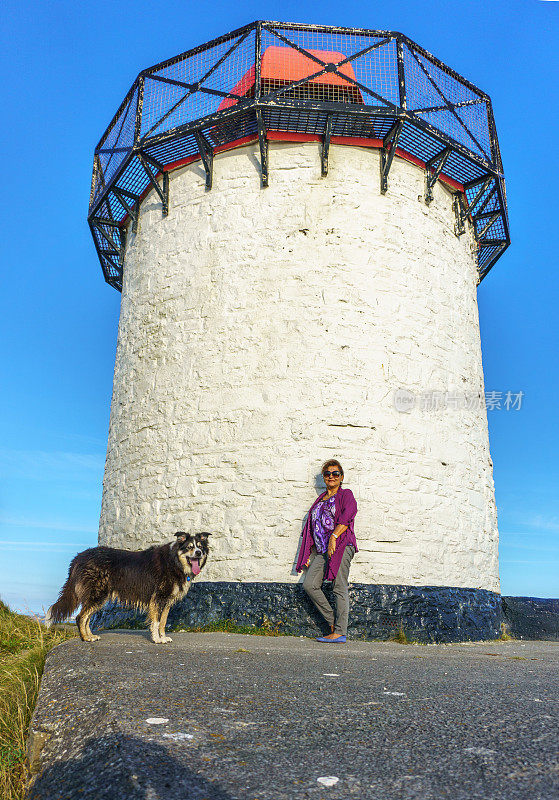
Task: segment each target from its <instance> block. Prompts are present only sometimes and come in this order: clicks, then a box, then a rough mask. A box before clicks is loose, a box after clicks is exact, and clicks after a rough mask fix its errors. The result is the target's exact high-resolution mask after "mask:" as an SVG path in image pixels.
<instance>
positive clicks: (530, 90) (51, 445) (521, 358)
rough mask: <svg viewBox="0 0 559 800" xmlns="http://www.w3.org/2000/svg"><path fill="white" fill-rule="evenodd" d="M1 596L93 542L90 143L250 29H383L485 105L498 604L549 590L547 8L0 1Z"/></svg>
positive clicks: (96, 365) (112, 319)
mask: <svg viewBox="0 0 559 800" xmlns="http://www.w3.org/2000/svg"><path fill="white" fill-rule="evenodd" d="M1 14H2V19H1V23H0V37H1V41H0V44H1V48H0V52H1V56H0V57H1V59H2V81H1V82H0V83H1V88H0V94H1V98H0V99H1V107H2V110H3V112H4V113H3V117H4V124H3V125H2V127H1V129H0V138H1V146H2V153H3V164H4V180H3V185H2V192H1V194H0V203H1V205H2V208H1V213H0V229H1V235H2V250H1V257H2V269H1V275H2V280H3V285H4V288H3V291H2V293H1V296H0V303H1V317H0V318H1V320H2V324H3V328H4V330H3V335H2V338H1V344H0V346H1V348H2V353H1V358H2V360H1V363H2V366H3V383H2V386H3V391H2V392H1V394H0V409H1V414H0V425H1V431H2V437H1V440H0V472H1V480H0V595H1V596H2V597H3V598H4V599H5V600H7V601H8V602H10V603H11V604H12V605H14V606H15V607H18V608H23V609H25V608H28V609H32V610H38V609H40V608H41V606H47V605H49V604H50V603H51V602H52V601H53V599H54V597H55V595H56V592H57V591H58V589H59V587H60V585H61V584H62V582H63V580H64V578H65V575H66V570H67V566H68V563H69V560H70V559H71V557H72V556H73V555H74V553H75V552H77V551H78V550H80V549H83V548H84V547H87V546H91V545H93V544H95V543H96V534H97V525H98V517H99V509H100V499H101V482H102V475H103V464H104V458H105V447H106V437H107V430H108V421H109V405H110V397H111V388H112V373H113V365H114V355H115V346H116V330H117V323H118V313H119V302H120V295H119V294H118V293H117V292H116V291H115V290H114V289H111V288H109V287H108V286H107V285H106V284H105V283H104V281H103V278H102V275H101V270H100V267H99V264H98V262H97V258H96V255H95V252H94V248H93V243H92V241H91V238H90V234H89V230H88V228H87V225H86V214H87V203H88V198H89V185H90V176H91V164H92V157H93V149H94V147H95V144H96V142H97V141H98V139H99V137H100V135H101V133H102V132H103V130H104V129H105V127H106V125H107V123H108V122H109V120H110V118H111V116H112V114H113V113H114V112H115V111H116V109H117V107H118V105H119V104H120V102H121V100H122V98H123V97H124V94H125V93H126V91H127V89H128V88H129V86H130V84H131V83H132V81H133V80H134V78H135V76H136V74H137V73H138V72H139V70H140V69H142V68H144V67H147V66H149V65H151V64H153V63H156V62H158V61H161V60H162V59H164V58H167V57H169V56H172V55H175V54H177V53H179V52H182V51H184V50H186V49H188V48H190V47H193V46H195V45H197V44H199V43H201V42H204V41H206V40H208V39H210V38H212V37H214V36H217V35H219V34H221V33H223V32H225V31H228V30H231V29H233V28H236V27H238V26H240V25H243V24H245V23H247V22H250V21H251V20H254V19H275V20H283V21H290V22H314V23H322V24H334V25H347V26H355V27H364V28H379V29H388V30H400V31H402V32H404V33H405V34H407V35H408V36H409V37H411V38H412V39H414V40H415V41H417V42H418V43H419V44H421V45H423V46H424V47H425V48H426V49H427V50H430V51H431V52H433V53H434V54H435V55H437V56H438V57H439V58H441V59H442V60H443V61H446V62H447V63H448V64H450V65H451V66H452V67H453V68H454V69H456V70H457V71H458V72H459V73H461V74H462V75H464V76H465V77H467V78H468V79H470V80H471V81H472V82H473V83H475V84H476V85H478V86H479V87H481V88H482V89H484V90H485V91H486V92H488V93H489V95H490V96H491V97H492V99H493V104H494V111H495V117H496V122H497V128H498V133H499V141H500V145H501V150H502V156H503V162H504V167H505V174H506V178H507V193H508V202H509V214H510V226H511V235H512V240H513V244H512V246H511V247H510V248H509V250H508V251H507V253H506V254H505V255H504V256H503V257H502V258H501V260H500V261H499V263H498V264H497V265H496V267H495V268H494V269H493V270H492V272H491V273H490V274H489V275H488V277H487V278H486V279H485V280H484V281H483V283H482V284H481V286H480V288H479V293H478V300H479V309H480V321H481V336H482V347H483V355H484V373H485V384H486V391H492V390H493V391H502V392H506V391H507V390H510V391H513V392H518V391H522V392H524V393H525V394H524V398H523V401H522V406H521V408H520V410H509V411H505V410H502V409H501V410H494V411H490V412H489V433H490V442H491V455H492V458H493V462H494V477H495V486H496V499H497V507H498V512H499V530H500V565H501V566H500V568H501V583H502V592H503V594H512V595H528V596H538V597H559V578H558V577H557V576H558V574H559V502H558V500H559V466H558V463H557V452H558V451H559V433H558V426H557V422H556V419H557V416H556V415H557V399H558V394H559V380H558V371H557V362H556V354H557V352H558V349H559V341H558V340H559V335H558V333H559V322H558V314H557V307H558V301H559V290H558V280H557V242H556V231H557V200H556V197H557V184H558V178H559V168H558V167H557V153H556V149H557V130H558V122H559V120H558V113H557V99H556V94H557V76H558V66H559V56H558V50H557V42H558V41H559V39H558V36H559V2H545V1H543V0H526V1H525V2H524V1H523V2H520V1H519V0H508V1H507V2H494V1H493V0H484V1H483V2H479V1H478V0H463V2H454V3H452V2H449V1H448V0H444V1H442V0H430V1H429V2H404V0H393V2H391V3H368V4H364V3H362V2H353V1H352V0H346V2H345V3H343V4H341V3H339V2H335V3H334V2H331V1H330V0H323V1H322V2H320V3H318V2H305V0H299V1H298V2H296V3H295V2H291V1H290V0H284V2H281V3H279V2H268V3H266V2H250V1H248V2H244V3H242V4H234V3H231V2H221V0H214V2H213V3H212V4H211V5H204V4H201V3H191V2H181V3H179V2H172V1H171V0H167V1H166V2H157V1H156V0H149V2H146V0H119V2H114V0H111V2H107V1H106V0H96V1H95V2H93V3H77V2H75V0H72V1H70V0H59V1H57V0H51V1H50V2H41V3H39V2H36V3H32V2H25V0H18V1H17V2H14V0H4V3H3V6H2V11H1Z"/></svg>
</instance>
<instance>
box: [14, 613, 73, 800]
mask: <svg viewBox="0 0 559 800" xmlns="http://www.w3.org/2000/svg"><path fill="white" fill-rule="evenodd" d="M74 636H75V633H74V632H73V631H72V632H70V631H68V630H65V629H54V630H47V629H46V628H45V627H44V625H41V624H40V622H39V620H38V619H37V618H34V617H27V616H23V615H22V614H16V613H14V612H13V611H11V610H10V609H9V608H8V606H7V605H5V604H4V603H3V602H2V601H1V600H0V798H2V800H23V798H24V796H25V788H26V783H27V777H28V770H27V766H26V753H25V743H26V738H27V731H28V728H29V722H30V720H31V715H32V713H33V709H34V708H35V703H36V701H37V694H38V692H39V683H40V680H41V675H42V674H43V667H44V664H45V658H46V655H47V653H48V651H49V650H51V649H52V648H53V647H55V646H56V645H57V644H60V643H61V642H63V641H65V640H66V639H72V638H74Z"/></svg>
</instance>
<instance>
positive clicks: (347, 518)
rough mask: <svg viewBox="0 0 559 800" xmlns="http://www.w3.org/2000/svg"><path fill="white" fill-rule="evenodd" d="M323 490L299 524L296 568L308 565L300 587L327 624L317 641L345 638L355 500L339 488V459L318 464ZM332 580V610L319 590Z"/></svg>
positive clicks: (355, 551)
mask: <svg viewBox="0 0 559 800" xmlns="http://www.w3.org/2000/svg"><path fill="white" fill-rule="evenodd" d="M322 477H323V478H324V483H325V485H326V491H325V492H323V493H322V494H321V495H320V496H319V497H317V498H316V500H315V501H314V503H313V504H312V506H311V508H310V510H309V513H308V515H307V521H306V523H305V526H304V528H303V534H302V535H303V541H302V543H301V549H300V551H299V559H298V561H297V572H301V570H302V569H303V567H308V569H307V574H306V575H305V580H304V581H303V589H304V590H305V592H306V593H307V594H308V596H309V597H310V599H311V600H312V602H313V603H314V605H315V607H316V609H317V610H318V611H319V613H320V614H322V616H323V617H324V619H325V620H326V622H327V623H328V624H329V626H330V633H329V634H328V636H319V637H318V638H317V640H316V641H317V642H325V643H333V642H336V643H337V642H345V641H346V636H347V618H348V614H349V591H348V585H347V578H348V574H349V565H350V564H351V559H352V558H353V556H354V555H355V553H357V541H356V539H355V533H354V531H353V520H354V518H355V515H356V514H357V503H356V502H355V497H354V496H353V492H352V491H351V489H343V488H342V483H343V480H344V471H343V469H342V465H341V464H340V462H339V461H336V460H335V459H330V460H329V461H326V462H325V463H324V464H323V466H322ZM324 580H327V581H332V580H333V581H334V596H335V598H336V614H335V616H334V611H333V610H332V606H331V605H330V603H329V602H328V600H327V599H326V597H325V595H324V592H323V591H322V581H324Z"/></svg>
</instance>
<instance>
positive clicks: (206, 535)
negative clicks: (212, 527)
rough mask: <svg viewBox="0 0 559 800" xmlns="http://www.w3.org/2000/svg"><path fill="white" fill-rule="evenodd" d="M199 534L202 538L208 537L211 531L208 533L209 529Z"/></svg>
mask: <svg viewBox="0 0 559 800" xmlns="http://www.w3.org/2000/svg"><path fill="white" fill-rule="evenodd" d="M198 536H199V537H200V539H207V538H208V536H211V533H208V532H207V531H202V533H199V534H198Z"/></svg>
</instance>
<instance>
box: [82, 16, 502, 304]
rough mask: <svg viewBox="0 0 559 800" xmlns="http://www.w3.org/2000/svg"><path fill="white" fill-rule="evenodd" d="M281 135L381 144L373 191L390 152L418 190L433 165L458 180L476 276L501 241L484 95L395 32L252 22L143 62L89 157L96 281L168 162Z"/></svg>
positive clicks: (431, 178)
mask: <svg viewBox="0 0 559 800" xmlns="http://www.w3.org/2000/svg"><path fill="white" fill-rule="evenodd" d="M289 133H294V134H297V135H298V138H301V137H309V139H312V140H318V141H321V142H322V172H323V174H326V172H327V170H328V148H329V145H330V142H333V143H335V142H336V141H337V140H338V141H340V140H342V139H343V140H344V141H346V142H347V141H348V140H351V142H353V143H355V144H362V145H364V146H369V147H379V148H380V149H381V181H380V190H381V191H383V192H384V191H386V190H387V187H388V174H389V171H390V166H391V164H392V160H393V157H394V156H395V155H399V156H403V157H408V158H410V157H411V158H412V160H414V162H415V163H419V164H420V165H423V166H424V168H425V175H426V191H425V200H426V202H427V203H429V202H430V199H431V197H432V194H431V190H432V187H433V185H434V183H435V182H436V181H437V180H438V178H439V177H440V176H443V178H444V179H445V180H446V182H447V185H451V186H452V187H453V189H454V191H455V192H456V198H455V211H456V233H457V235H461V233H463V232H464V230H465V228H464V223H465V221H466V219H469V220H470V221H471V223H472V225H473V228H474V233H475V236H476V239H477V242H478V271H479V280H480V281H481V280H482V279H483V277H485V275H486V274H487V273H488V272H489V270H490V269H491V267H492V266H493V264H494V263H495V262H496V260H497V259H498V258H499V256H500V255H501V254H502V253H503V251H504V250H505V249H506V247H508V245H509V243H510V237H509V231H508V218H507V209H506V192H505V182H504V175H503V171H502V164H501V157H500V152H499V145H498V141H497V134H496V130H495V123H494V120H493V112H492V108H491V101H490V99H489V97H488V96H487V95H486V94H485V93H484V92H482V91H481V90H480V89H478V88H476V87H475V86H473V85H472V84H471V83H470V82H469V81H467V80H466V79H464V78H462V77H461V76H460V75H458V74H457V73H456V72H454V70H452V69H451V68H450V67H448V66H446V65H445V64H443V63H442V62H441V61H439V60H438V59H437V58H435V57H434V56H433V55H431V54H430V53H428V52H427V51H426V50H424V49H423V48H421V47H420V46H419V45H417V44H416V43H415V42H412V41H411V40H410V39H408V38H407V37H406V36H404V35H402V34H400V33H394V32H387V31H367V30H359V29H354V28H337V27H326V26H318V25H295V24H286V23H275V22H254V23H252V24H250V25H247V26H245V27H244V28H240V29H239V30H236V31H232V32H231V33H227V34H225V35H224V36H221V37H219V38H218V39H214V40H213V41H211V42H208V43H206V44H203V45H201V46H199V47H196V48H194V49H192V50H189V51H187V52H185V53H182V54H180V55H178V56H176V57H175V58H172V59H169V60H167V61H164V62H162V63H160V64H156V65H155V66H153V67H151V68H149V69H146V70H144V71H143V72H141V73H140V74H139V75H138V77H137V79H136V80H135V81H134V84H133V85H132V87H131V88H130V91H129V92H128V94H127V95H126V97H125V98H124V100H123V102H122V104H121V106H120V108H119V109H118V111H117V113H116V114H115V116H114V118H113V120H112V121H111V123H110V125H109V127H108V128H107V130H106V131H105V133H104V135H103V137H102V139H101V141H100V142H99V144H98V146H97V148H96V150H95V156H94V164H93V180H92V186H91V195H90V209H89V224H90V227H91V231H92V234H93V238H94V242H95V246H96V249H97V253H98V256H99V260H100V262H101V266H102V268H103V273H104V275H105V279H106V280H107V281H108V283H110V284H111V285H112V286H114V287H115V288H117V289H121V288H122V270H123V256H124V248H125V245H126V231H127V227H128V223H129V222H130V221H131V224H132V225H133V226H135V225H136V222H137V218H138V213H139V206H140V203H141V201H142V199H143V197H144V196H145V194H146V193H147V192H148V191H149V190H150V189H153V190H154V191H156V192H157V193H158V194H159V196H160V199H161V202H162V207H163V213H164V214H165V213H167V208H168V188H169V179H168V173H169V171H170V170H171V169H174V168H176V167H178V166H181V165H184V164H186V163H189V161H193V160H202V162H203V165H204V168H205V171H206V187H207V188H208V189H209V188H211V185H212V165H213V156H214V153H216V152H219V151H220V150H223V149H227V148H228V147H231V146H233V145H238V144H240V143H243V142H249V141H258V142H259V145H260V154H261V163H262V182H263V185H267V183H268V164H267V148H268V139H271V138H274V134H275V135H276V138H277V136H279V135H282V136H284V137H287V138H288V137H289Z"/></svg>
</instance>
